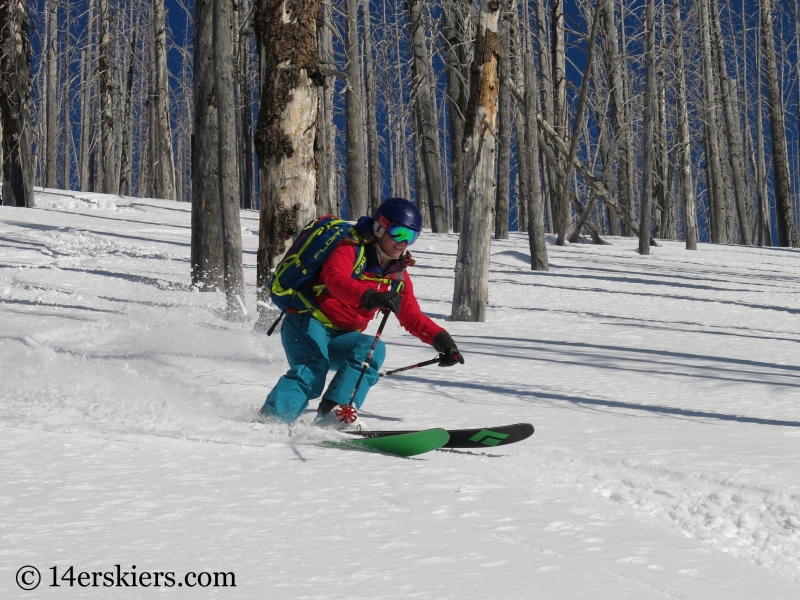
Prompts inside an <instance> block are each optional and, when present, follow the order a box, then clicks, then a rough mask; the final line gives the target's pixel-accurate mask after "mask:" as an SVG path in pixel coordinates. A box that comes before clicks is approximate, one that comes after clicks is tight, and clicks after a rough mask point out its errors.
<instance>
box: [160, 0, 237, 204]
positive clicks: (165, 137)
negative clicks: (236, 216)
mask: <svg viewBox="0 0 800 600" xmlns="http://www.w3.org/2000/svg"><path fill="white" fill-rule="evenodd" d="M150 35H151V40H152V45H151V47H150V56H151V59H150V92H149V94H148V112H149V122H150V129H149V131H148V144H149V146H150V168H151V176H150V179H149V184H150V186H149V190H148V191H147V195H148V196H150V197H151V198H163V199H165V200H175V199H176V198H177V194H176V191H175V157H174V153H173V149H172V127H171V124H170V111H169V100H170V99H169V80H168V78H167V32H166V22H165V15H164V0H152V12H151V15H150ZM231 52H232V48H231V49H230V50H228V53H231ZM215 60H216V58H215ZM217 89H219V88H217ZM230 93H231V94H232V93H233V90H232V89H231V90H230ZM218 100H219V95H218ZM232 125H233V124H232ZM234 134H235V125H234ZM237 188H238V185H237Z"/></svg>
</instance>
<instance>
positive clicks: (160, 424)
mask: <svg viewBox="0 0 800 600" xmlns="http://www.w3.org/2000/svg"><path fill="white" fill-rule="evenodd" d="M36 201H37V204H38V208H36V209H16V208H8V207H2V208H0V597H2V598H11V597H25V598H44V597H91V598H99V597H126V598H143V597H149V596H150V595H151V594H152V593H155V594H159V593H167V594H168V595H170V596H172V595H175V596H176V597H203V598H205V597H227V598H287V599H293V598H470V599H471V598H475V599H478V598H481V599H484V598H512V599H516V598H520V599H521V598H547V599H550V598H553V599H555V598H558V599H566V598H593V599H597V598H614V599H617V598H631V599H641V598H662V597H667V598H697V599H701V598H702V599H708V598H724V599H725V600H732V599H739V598H741V599H752V598H797V597H800V585H798V584H799V583H800V464H799V461H798V456H800V352H798V350H800V347H799V346H798V344H800V252H798V251H794V250H786V249H756V248H740V247H732V246H709V245H702V246H701V247H700V249H699V250H698V251H697V252H687V251H686V250H684V249H683V246H682V244H680V243H665V244H664V245H663V247H660V248H656V249H654V255H653V256H650V257H640V256H638V254H637V253H636V250H635V249H636V242H635V240H630V239H627V240H626V239H621V238H612V239H610V245H606V246H602V247H597V246H590V245H582V244H580V245H573V246H567V247H565V248H559V247H555V246H553V245H551V246H549V247H548V250H549V252H550V266H551V270H550V272H548V273H534V272H531V271H530V270H529V257H528V251H527V240H526V238H525V237H524V236H521V235H515V234H512V237H511V239H510V240H507V241H499V242H494V243H493V246H492V267H491V282H490V293H491V299H490V306H489V311H488V319H487V322H486V323H454V322H449V321H448V319H447V316H446V315H448V314H449V312H450V301H451V299H452V298H451V297H452V286H453V265H454V260H455V253H456V244H457V237H456V236H455V235H434V234H430V233H426V234H424V235H423V237H422V238H421V239H420V241H419V242H417V244H416V245H415V246H414V248H413V250H414V256H415V258H416V259H417V261H418V265H417V266H415V267H413V268H412V270H411V273H412V276H413V277H414V283H415V288H416V290H417V293H418V296H419V298H420V302H421V304H422V306H423V309H424V310H426V311H427V312H428V313H429V314H430V315H431V316H433V317H434V318H436V319H437V320H438V321H439V322H441V323H442V324H443V325H444V326H445V327H447V329H448V330H449V331H450V332H451V333H452V335H453V337H454V338H455V340H456V341H457V342H458V344H459V347H460V348H461V349H462V351H463V353H464V355H465V357H466V360H467V362H466V364H465V365H464V366H463V367H454V368H450V369H440V368H437V367H427V368H425V369H421V370H416V371H412V372H410V373H408V374H403V375H398V376H396V377H391V378H387V379H385V380H382V381H381V382H380V383H379V384H378V386H377V387H376V388H375V389H374V390H373V391H372V392H371V394H370V397H369V398H368V400H367V404H366V405H365V407H364V409H365V410H364V411H363V414H364V417H365V420H366V421H367V422H368V423H369V424H370V425H371V426H372V427H373V428H375V427H378V428H411V427H429V426H452V427H459V426H463V427H467V426H470V427H472V426H479V425H499V424H504V423H513V422H519V421H529V422H532V423H534V425H535V426H536V433H535V434H534V436H533V437H532V438H530V439H529V440H527V441H525V442H523V443H520V444H516V445H512V446H508V447H502V448H494V449H489V450H487V451H485V452H478V453H472V452H434V453H430V454H427V455H424V456H422V457H419V458H418V459H408V460H406V459H398V458H392V457H387V456H383V455H377V454H371V453H367V452H358V451H344V450H340V449H333V448H329V447H324V446H321V445H320V444H319V441H320V439H321V437H320V433H319V432H317V431H314V430H313V429H312V428H310V427H306V426H298V427H295V428H292V429H291V430H289V429H287V428H285V427H277V426H265V425H261V424H258V423H254V422H253V415H254V412H255V410H256V409H257V408H258V407H259V406H260V405H261V404H262V403H263V400H264V397H265V395H266V393H267V392H268V391H269V389H270V388H271V386H272V385H273V383H274V382H275V381H276V379H277V378H278V377H279V376H280V374H281V373H282V372H283V371H284V370H285V369H286V362H285V359H284V355H283V351H282V349H281V347H280V341H279V339H278V336H273V337H271V338H268V337H266V336H265V335H264V334H261V333H255V332H253V323H254V321H253V314H254V311H255V254H256V246H257V239H258V237H257V233H258V215H257V214H256V213H254V212H245V213H243V216H242V232H243V239H244V247H245V276H246V280H247V284H248V287H247V292H248V309H249V311H250V314H251V316H250V319H251V320H249V321H248V322H245V323H241V324H239V323H236V324H234V323H229V322H227V321H225V320H224V318H223V307H224V298H223V297H222V295H221V294H218V293H201V292H198V291H196V290H193V289H192V287H191V284H190V279H189V240H190V212H189V206H187V205H185V204H179V203H174V202H165V201H157V200H141V199H131V198H120V197H113V196H102V195H96V194H77V193H62V192H55V191H47V192H39V193H37V198H36ZM374 329H375V325H373V326H372V327H371V331H373V332H374ZM384 339H385V340H386V342H387V344H388V358H387V362H386V365H385V366H387V367H400V366H404V365H407V364H410V363H413V362H418V361H420V360H425V359H427V358H431V357H432V356H434V355H435V352H434V351H433V350H432V349H431V348H429V347H427V346H424V345H422V344H421V343H419V342H418V341H417V340H416V339H415V338H412V337H411V336H409V335H408V334H406V333H405V332H404V331H403V330H402V329H400V328H399V326H397V324H396V321H392V322H390V326H389V327H387V331H386V333H385V337H384ZM312 407H313V405H312ZM311 414H312V413H311V412H310V411H309V415H311ZM26 565H31V566H35V567H37V568H38V569H39V571H40V572H41V574H42V578H43V580H42V583H41V584H40V586H39V587H38V588H37V589H36V590H35V591H29V592H23V591H21V590H20V589H19V588H18V587H17V585H16V583H15V576H16V575H17V573H18V570H19V569H20V568H21V567H23V566H26ZM116 565H120V570H121V571H122V572H125V571H128V572H130V573H134V572H135V573H137V574H138V575H137V577H138V576H140V575H141V574H142V573H144V572H148V573H156V572H162V573H174V582H175V583H174V586H173V587H170V588H169V590H168V591H167V590H166V589H165V588H164V585H165V581H166V580H165V577H166V575H162V576H161V579H160V591H159V592H150V590H149V589H148V592H144V591H143V590H142V588H141V585H140V586H139V587H137V588H132V587H131V588H125V587H124V585H123V583H120V586H123V587H119V588H105V589H104V590H103V589H96V588H91V587H82V586H81V585H80V584H79V581H78V579H77V577H78V575H79V574H80V573H81V572H87V573H93V572H97V573H101V575H100V576H99V577H95V580H96V581H97V583H98V584H99V587H102V586H103V584H104V582H105V583H106V584H108V582H109V581H113V582H114V583H115V584H116V580H115V579H114V577H116V575H114V577H111V579H107V580H104V579H103V576H102V574H103V573H112V574H115V572H116ZM134 565H135V568H133V567H134ZM70 566H72V567H73V571H72V573H73V574H74V576H75V578H76V579H75V581H74V583H73V586H72V587H69V582H68V581H67V580H61V579H57V583H59V585H60V587H58V588H54V587H50V586H51V584H52V583H53V574H54V572H55V574H56V576H57V577H58V578H60V577H61V576H62V574H63V573H65V572H67V569H68V568H69V567H70ZM53 567H55V571H54V570H53ZM200 572H205V573H215V572H227V573H234V574H235V578H236V579H235V583H236V588H235V589H230V588H222V587H216V588H214V587H208V588H205V589H203V590H202V591H200V590H198V589H197V588H193V589H190V588H188V587H187V585H183V586H180V587H179V586H178V583H179V582H180V583H183V582H188V581H189V580H186V579H184V576H185V575H186V574H187V573H200ZM132 578H133V575H131V576H129V577H128V578H127V579H124V581H125V582H127V583H128V584H130V582H131V581H132ZM23 579H25V580H26V581H27V580H28V576H27V575H26V576H25V577H23ZM211 580H212V576H210V575H209V576H208V578H207V579H206V578H201V581H202V582H203V583H205V582H208V581H211ZM83 581H84V583H87V582H88V583H90V584H91V583H92V579H91V575H90V576H88V577H87V578H84V579H83ZM137 581H138V582H139V583H140V584H142V578H139V579H137ZM153 582H154V580H153V579H152V578H144V583H149V584H150V586H153ZM228 583H231V581H230V580H229V581H228Z"/></svg>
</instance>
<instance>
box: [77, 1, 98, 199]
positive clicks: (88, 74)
mask: <svg viewBox="0 0 800 600" xmlns="http://www.w3.org/2000/svg"><path fill="white" fill-rule="evenodd" d="M95 2H96V0H88V2H87V3H88V5H89V9H88V16H87V18H86V42H85V44H84V49H83V52H82V61H81V62H82V65H81V146H80V157H79V164H78V189H80V190H81V191H82V192H88V191H90V188H89V181H90V177H89V168H90V165H91V163H90V159H89V153H90V152H91V150H92V137H93V132H94V128H93V127H92V124H93V123H94V114H93V111H92V89H93V87H94V81H93V74H94V41H93V39H92V37H93V33H92V32H93V31H94V26H95V23H94V21H95V15H94V7H95Z"/></svg>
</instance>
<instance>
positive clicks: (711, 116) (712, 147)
mask: <svg viewBox="0 0 800 600" xmlns="http://www.w3.org/2000/svg"><path fill="white" fill-rule="evenodd" d="M698 5H699V7H700V39H701V54H702V61H703V100H704V104H705V111H704V114H705V123H704V125H705V138H706V171H707V173H708V175H709V177H708V179H709V180H708V181H706V187H707V188H708V204H709V206H708V209H709V211H708V212H709V215H710V218H711V226H710V228H709V229H710V232H711V241H712V242H713V243H715V244H727V243H728V231H727V219H728V215H727V211H726V208H727V206H726V202H725V190H724V188H723V182H722V165H721V164H720V149H719V132H718V130H717V109H716V105H717V99H716V92H715V89H716V86H715V85H714V79H715V78H714V66H713V62H712V60H711V29H710V22H709V16H708V0H699V2H698Z"/></svg>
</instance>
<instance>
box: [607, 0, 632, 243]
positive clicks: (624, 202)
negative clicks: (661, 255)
mask: <svg viewBox="0 0 800 600" xmlns="http://www.w3.org/2000/svg"><path fill="white" fill-rule="evenodd" d="M603 1H604V10H603V23H604V25H605V35H604V38H605V40H604V41H605V44H604V46H603V47H604V50H605V52H604V54H605V65H606V71H607V77H608V81H609V86H610V88H611V90H610V93H611V98H610V105H611V129H612V131H613V132H614V144H615V145H616V156H617V181H618V183H617V186H618V190H619V204H620V206H621V207H622V208H623V209H624V210H627V211H628V213H629V214H630V213H631V209H632V206H633V193H634V192H633V180H632V178H630V177H629V174H630V165H629V163H628V154H629V153H628V146H629V145H630V136H631V131H630V123H629V122H628V118H627V110H626V107H625V94H624V92H625V80H624V77H623V68H624V65H623V64H622V56H621V54H620V51H619V38H618V36H617V24H616V16H615V11H614V0H603ZM616 223H617V225H616V227H612V231H616V230H619V221H618V220H617V221H616Z"/></svg>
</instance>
